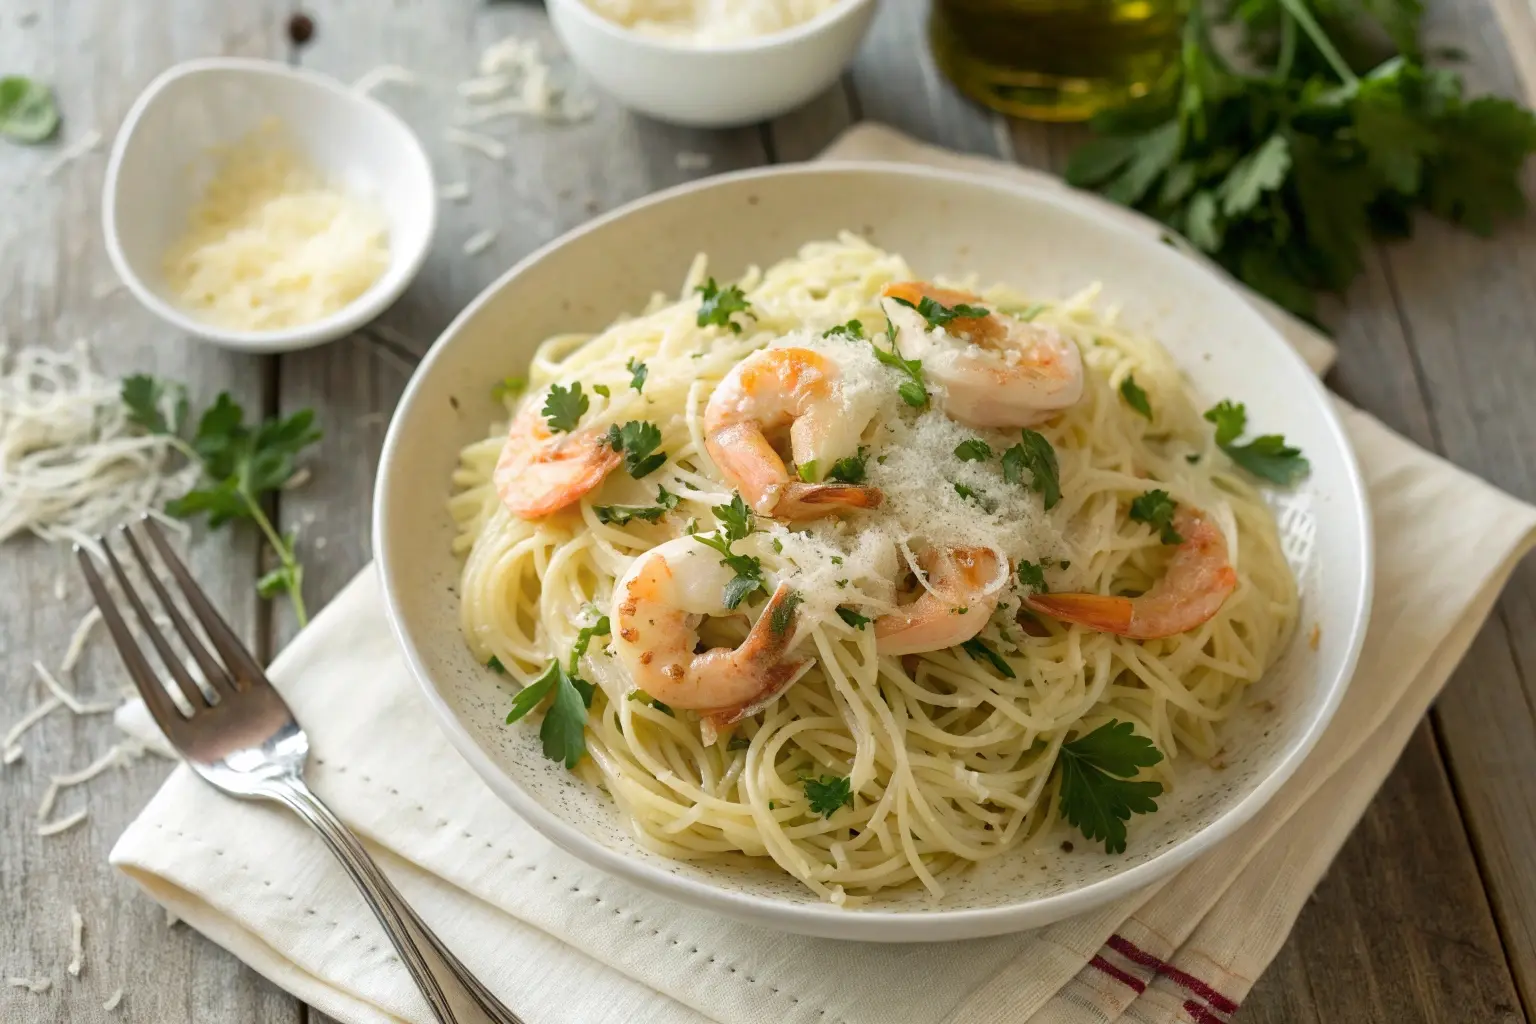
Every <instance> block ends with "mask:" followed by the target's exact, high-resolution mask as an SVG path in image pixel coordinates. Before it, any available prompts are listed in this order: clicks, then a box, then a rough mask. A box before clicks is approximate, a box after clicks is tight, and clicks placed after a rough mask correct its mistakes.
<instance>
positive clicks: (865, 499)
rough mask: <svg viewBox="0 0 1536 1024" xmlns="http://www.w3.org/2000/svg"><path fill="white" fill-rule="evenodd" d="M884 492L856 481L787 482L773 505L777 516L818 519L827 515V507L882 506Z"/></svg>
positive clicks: (795, 518)
mask: <svg viewBox="0 0 1536 1024" xmlns="http://www.w3.org/2000/svg"><path fill="white" fill-rule="evenodd" d="M884 500H885V494H884V492H882V491H881V490H880V488H878V487H860V486H858V485H857V484H804V483H790V484H785V485H783V487H782V488H781V489H780V491H779V494H778V500H777V501H776V502H775V504H774V506H773V515H774V517H775V518H777V519H789V520H800V519H818V518H820V517H822V516H825V515H826V514H827V506H829V505H835V506H839V507H842V508H879V507H880V503H881V502H882V501H884Z"/></svg>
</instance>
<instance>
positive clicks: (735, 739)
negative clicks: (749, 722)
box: [725, 736, 752, 750]
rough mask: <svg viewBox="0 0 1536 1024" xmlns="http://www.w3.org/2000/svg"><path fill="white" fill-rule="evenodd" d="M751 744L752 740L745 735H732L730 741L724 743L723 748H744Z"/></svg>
mask: <svg viewBox="0 0 1536 1024" xmlns="http://www.w3.org/2000/svg"><path fill="white" fill-rule="evenodd" d="M751 745H752V740H751V739H749V738H748V737H746V736H732V737H731V739H730V742H728V743H726V745H725V749H726V750H746V749H747V748H748V747H750V746H751Z"/></svg>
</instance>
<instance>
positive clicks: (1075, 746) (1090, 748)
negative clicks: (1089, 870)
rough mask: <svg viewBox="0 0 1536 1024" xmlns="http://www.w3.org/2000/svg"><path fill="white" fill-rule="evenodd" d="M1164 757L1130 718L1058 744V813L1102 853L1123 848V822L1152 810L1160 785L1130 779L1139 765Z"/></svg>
mask: <svg viewBox="0 0 1536 1024" xmlns="http://www.w3.org/2000/svg"><path fill="white" fill-rule="evenodd" d="M1162 759H1163V754H1162V751H1160V750H1158V749H1157V747H1156V746H1155V745H1154V744H1153V742H1152V741H1151V740H1150V739H1148V738H1147V737H1145V736H1138V735H1136V732H1135V729H1134V727H1133V726H1132V725H1131V723H1130V722H1117V721H1114V720H1111V721H1108V722H1105V723H1104V724H1103V725H1101V726H1099V727H1098V728H1097V729H1095V730H1093V731H1092V732H1090V733H1088V734H1087V735H1086V736H1078V737H1077V738H1075V739H1071V740H1068V741H1067V742H1066V743H1063V744H1062V745H1061V754H1060V756H1059V757H1058V758H1057V759H1056V770H1057V771H1058V772H1059V773H1060V775H1061V791H1060V792H1061V796H1060V801H1061V816H1062V817H1063V818H1065V819H1066V820H1067V822H1068V824H1071V825H1074V826H1076V827H1077V828H1078V829H1081V830H1082V833H1083V835H1084V836H1086V837H1087V838H1088V839H1089V840H1090V841H1092V842H1098V841H1100V840H1102V841H1103V843H1104V852H1105V853H1124V852H1125V823H1126V822H1127V821H1129V820H1130V818H1131V815H1133V814H1151V813H1152V812H1153V811H1156V810H1157V801H1156V799H1155V797H1158V796H1160V795H1161V794H1162V792H1163V784H1162V783H1161V782H1157V781H1154V780H1143V781H1132V780H1133V779H1134V778H1135V776H1136V774H1137V772H1138V771H1140V769H1142V768H1150V767H1152V766H1153V765H1155V764H1157V763H1159V762H1160V761H1162Z"/></svg>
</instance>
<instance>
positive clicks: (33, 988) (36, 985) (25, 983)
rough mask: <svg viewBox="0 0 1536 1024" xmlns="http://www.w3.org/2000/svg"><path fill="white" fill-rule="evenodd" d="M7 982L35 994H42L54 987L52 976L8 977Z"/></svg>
mask: <svg viewBox="0 0 1536 1024" xmlns="http://www.w3.org/2000/svg"><path fill="white" fill-rule="evenodd" d="M5 983H6V984H7V985H9V986H11V988H24V989H26V990H27V991H28V992H31V993H32V994H33V995H35V996H36V995H42V994H43V993H44V992H47V991H48V990H49V989H50V988H53V979H52V978H47V977H44V978H6V979H5Z"/></svg>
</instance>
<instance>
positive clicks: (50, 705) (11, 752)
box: [0, 696, 64, 764]
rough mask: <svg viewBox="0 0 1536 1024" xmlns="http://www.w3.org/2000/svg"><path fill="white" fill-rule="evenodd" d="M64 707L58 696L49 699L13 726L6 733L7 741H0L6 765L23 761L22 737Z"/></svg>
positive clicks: (0, 748)
mask: <svg viewBox="0 0 1536 1024" xmlns="http://www.w3.org/2000/svg"><path fill="white" fill-rule="evenodd" d="M63 706H64V702H63V701H62V700H60V699H59V698H58V697H56V696H52V697H49V698H48V699H47V700H45V701H43V702H42V703H41V704H39V705H38V706H37V707H35V708H33V709H32V710H31V711H28V712H27V713H26V714H25V715H22V716H21V721H19V722H17V723H16V724H15V725H13V726H11V727H10V729H8V730H7V731H6V734H5V739H3V740H0V750H3V751H4V752H5V753H4V760H5V763H6V764H15V763H16V762H17V761H19V760H21V737H22V736H23V735H24V734H25V733H26V731H27V730H28V729H30V728H32V727H33V726H34V725H36V724H37V723H38V722H41V721H42V720H43V719H45V718H47V717H48V716H49V715H51V714H53V712H54V711H56V710H58V709H59V708H61V707H63Z"/></svg>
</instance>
